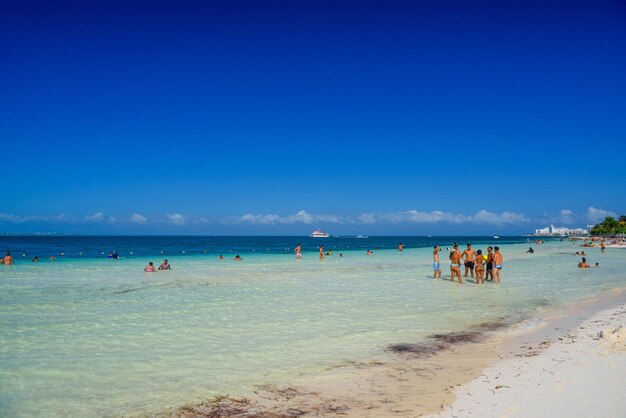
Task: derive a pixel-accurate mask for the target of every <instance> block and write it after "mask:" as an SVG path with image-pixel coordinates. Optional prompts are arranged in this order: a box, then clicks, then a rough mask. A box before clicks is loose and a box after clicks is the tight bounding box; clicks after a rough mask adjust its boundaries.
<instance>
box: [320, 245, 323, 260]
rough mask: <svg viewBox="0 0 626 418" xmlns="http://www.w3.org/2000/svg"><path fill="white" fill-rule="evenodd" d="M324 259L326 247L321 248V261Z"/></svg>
mask: <svg viewBox="0 0 626 418" xmlns="http://www.w3.org/2000/svg"><path fill="white" fill-rule="evenodd" d="M323 259H324V247H320V260H323Z"/></svg>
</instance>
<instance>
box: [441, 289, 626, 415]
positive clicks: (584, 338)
mask: <svg viewBox="0 0 626 418" xmlns="http://www.w3.org/2000/svg"><path fill="white" fill-rule="evenodd" d="M609 301H610V302H612V303H607V304H605V307H606V306H607V305H608V306H611V305H614V306H613V307H611V308H610V309H604V310H601V311H598V310H597V309H598V308H600V307H601V306H602V304H598V303H596V304H594V305H593V306H591V308H592V309H591V312H593V311H595V312H596V313H595V314H594V315H593V316H591V317H589V315H588V314H589V310H584V311H582V312H580V311H579V312H578V314H572V315H568V314H567V313H566V312H561V314H560V315H559V314H557V315H555V316H553V317H552V318H548V321H547V322H546V324H545V325H544V327H543V328H542V329H539V330H535V331H533V332H531V333H522V334H519V335H517V336H514V337H513V338H512V339H510V340H509V341H507V342H506V344H505V345H504V346H503V347H502V348H503V349H504V350H505V353H504V358H503V359H502V360H501V361H498V362H496V363H495V364H493V365H491V366H490V367H488V368H487V369H485V370H484V371H483V372H482V373H481V375H480V376H479V377H478V378H477V379H475V380H473V381H472V382H471V383H470V384H468V385H465V386H463V387H462V388H459V389H458V390H457V395H458V396H457V399H456V400H455V401H454V403H453V404H452V405H451V406H450V407H449V408H447V409H446V410H445V411H444V413H442V414H440V415H437V417H441V418H450V417H502V418H504V417H510V418H513V417H515V418H519V417H533V418H534V417H602V418H609V417H625V416H626V396H625V395H624V388H623V385H624V383H626V328H624V327H623V325H624V324H626V300H625V298H624V297H623V295H622V296H621V297H618V298H617V299H614V298H612V297H611V298H609ZM607 302H608V301H607ZM616 302H617V303H619V304H618V305H615V303H616ZM585 313H586V314H587V315H585ZM585 316H586V318H585Z"/></svg>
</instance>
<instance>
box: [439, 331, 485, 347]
mask: <svg viewBox="0 0 626 418" xmlns="http://www.w3.org/2000/svg"><path fill="white" fill-rule="evenodd" d="M482 337H483V335H482V334H481V333H480V332H476V331H467V332H450V333H447V334H433V335H431V336H429V337H428V338H431V339H433V340H436V341H442V342H444V343H446V344H449V345H455V344H463V343H475V342H477V341H480V340H481V339H482Z"/></svg>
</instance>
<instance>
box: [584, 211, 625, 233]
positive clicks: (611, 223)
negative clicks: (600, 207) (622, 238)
mask: <svg viewBox="0 0 626 418" xmlns="http://www.w3.org/2000/svg"><path fill="white" fill-rule="evenodd" d="M616 234H626V216H625V215H622V216H620V217H619V220H617V219H615V218H614V217H612V216H607V217H606V218H604V220H603V221H602V222H600V223H599V224H597V225H595V226H594V227H593V228H592V229H591V235H616Z"/></svg>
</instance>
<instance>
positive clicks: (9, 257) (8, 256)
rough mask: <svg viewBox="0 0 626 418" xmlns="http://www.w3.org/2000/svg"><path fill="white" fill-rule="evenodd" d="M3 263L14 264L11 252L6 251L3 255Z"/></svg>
mask: <svg viewBox="0 0 626 418" xmlns="http://www.w3.org/2000/svg"><path fill="white" fill-rule="evenodd" d="M3 263H4V265H5V266H9V265H11V264H15V263H14V262H13V257H11V253H10V252H8V251H7V255H5V256H4V260H3Z"/></svg>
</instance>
